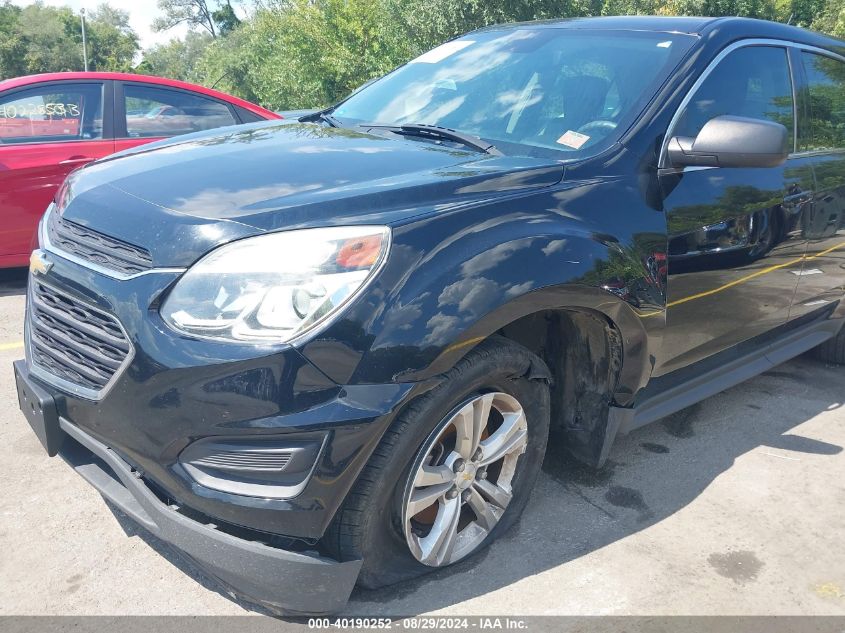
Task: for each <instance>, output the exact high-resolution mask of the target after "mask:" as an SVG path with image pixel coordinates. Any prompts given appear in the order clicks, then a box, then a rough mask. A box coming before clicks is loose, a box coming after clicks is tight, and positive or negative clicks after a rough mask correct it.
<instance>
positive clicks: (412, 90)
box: [332, 28, 693, 158]
mask: <svg viewBox="0 0 845 633" xmlns="http://www.w3.org/2000/svg"><path fill="white" fill-rule="evenodd" d="M692 42H693V37H692V36H689V35H679V34H676V33H671V34H668V33H649V32H633V31H630V32H629V31H603V32H602V31H579V30H573V29H555V28H518V29H507V30H500V31H495V30H494V31H484V32H477V33H471V34H469V35H467V36H465V37H462V38H459V39H456V40H452V41H450V42H446V43H445V44H443V45H441V46H439V47H437V48H435V49H433V50H431V51H429V52H428V53H425V54H424V55H422V56H420V57H418V58H417V59H415V60H413V61H411V62H409V63H408V64H406V65H404V66H402V67H400V68H398V69H397V70H395V71H393V72H392V73H390V74H389V75H387V76H385V77H384V78H382V79H380V80H378V81H377V82H375V83H374V84H372V85H370V86H367V87H366V88H364V89H363V90H361V91H360V92H358V93H356V94H354V95H353V96H352V97H350V98H349V99H348V100H347V101H345V102H344V103H342V104H341V105H340V106H338V107H337V108H336V109H335V110H334V112H332V115H333V116H334V117H335V118H336V119H337V120H339V121H340V122H342V123H344V124H346V125H356V124H379V125H402V124H409V123H415V124H426V125H438V126H441V127H447V128H451V129H454V130H458V131H461V132H465V133H469V134H474V135H476V136H480V137H482V138H484V139H485V140H488V141H490V142H492V143H494V144H495V145H496V146H497V147H498V148H499V149H501V150H503V151H505V152H506V153H511V154H523V155H526V154H527V155H548V154H549V152H550V150H551V151H552V152H553V153H554V154H555V155H556V156H558V157H562V158H570V157H575V156H577V155H579V154H580V153H582V152H585V151H596V150H597V149H599V148H600V146H601V147H604V146H607V145H609V144H610V143H612V142H613V141H615V140H616V138H618V135H619V134H621V133H622V132H623V131H624V130H625V129H626V128H627V127H628V126H629V125H630V124H631V122H632V121H633V119H634V117H636V116H637V115H638V114H639V113H640V112H641V110H642V109H643V107H645V104H646V103H647V102H648V100H649V98H650V97H651V96H652V95H653V94H654V92H655V91H656V90H657V88H658V87H659V85H660V84H661V83H662V82H663V81H664V80H665V78H666V76H667V75H668V74H669V72H671V70H672V69H673V68H674V67H675V66H676V65H677V63H678V61H680V59H681V57H682V56H683V54H684V53H685V52H686V51H687V50H688V49H689V47H690V46H691V44H692ZM560 152H565V154H564V155H563V156H560V155H559V153H560Z"/></svg>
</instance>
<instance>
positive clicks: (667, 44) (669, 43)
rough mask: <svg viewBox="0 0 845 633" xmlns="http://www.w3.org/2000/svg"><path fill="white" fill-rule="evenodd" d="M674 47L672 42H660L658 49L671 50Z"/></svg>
mask: <svg viewBox="0 0 845 633" xmlns="http://www.w3.org/2000/svg"><path fill="white" fill-rule="evenodd" d="M670 46H672V40H666V41H665V42H660V43H658V45H657V48H669V47H670Z"/></svg>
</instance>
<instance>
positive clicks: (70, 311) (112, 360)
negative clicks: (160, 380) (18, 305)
mask: <svg viewBox="0 0 845 633" xmlns="http://www.w3.org/2000/svg"><path fill="white" fill-rule="evenodd" d="M29 351H30V356H31V360H32V363H33V365H34V366H36V367H39V368H41V369H43V370H44V371H46V372H47V373H49V374H52V375H53V376H56V377H57V378H60V379H61V380H64V381H67V382H70V383H72V384H74V385H77V386H79V387H82V388H83V389H87V390H90V391H94V392H99V391H100V390H102V389H103V388H104V387H105V386H106V385H107V384H108V382H109V381H110V380H111V378H112V376H114V375H115V373H116V372H117V370H118V369H120V367H121V365H122V364H123V363H124V362H125V361H126V359H127V358H128V357H129V354H130V352H131V351H132V346H131V344H130V343H129V340H128V339H127V338H126V334H124V332H123V329H122V328H121V327H120V324H119V323H118V322H117V321H116V320H115V319H114V318H113V317H111V316H109V315H108V314H106V313H105V312H102V311H100V310H97V309H95V308H92V307H91V306H89V305H87V304H85V303H82V302H80V301H78V300H77V299H75V298H73V297H71V296H69V295H67V294H65V293H63V292H60V291H58V290H56V289H55V288H53V287H51V286H48V285H46V284H44V283H42V282H40V281H39V280H38V279H35V278H32V279H30V303H29Z"/></svg>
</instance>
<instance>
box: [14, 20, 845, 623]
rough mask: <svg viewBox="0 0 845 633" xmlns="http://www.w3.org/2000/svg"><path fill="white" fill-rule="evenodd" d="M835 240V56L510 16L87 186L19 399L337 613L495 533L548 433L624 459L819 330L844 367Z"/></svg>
mask: <svg viewBox="0 0 845 633" xmlns="http://www.w3.org/2000/svg"><path fill="white" fill-rule="evenodd" d="M843 253H845V44H843V43H842V42H839V41H837V40H834V39H830V38H827V37H824V36H822V35H818V34H815V33H812V32H809V31H805V30H802V29H799V28H795V27H790V26H786V25H782V24H774V23H769V22H762V21H754V20H747V19H737V18H725V19H704V18H648V17H637V18H634V17H618V18H600V19H578V20H572V21H556V22H544V23H528V24H518V25H507V26H494V27H489V28H485V29H481V30H479V31H475V32H473V33H470V34H468V35H466V36H463V37H460V38H457V39H454V40H452V41H449V42H447V43H445V44H443V45H441V46H439V47H438V48H435V49H434V50H432V51H430V52H427V53H425V54H424V55H422V56H421V57H418V58H416V59H414V60H413V61H411V62H409V63H407V64H405V65H404V66H402V67H400V68H398V69H396V70H394V71H393V72H391V73H389V74H387V75H386V76H384V77H382V78H381V79H378V80H377V81H375V82H372V83H370V84H369V85H367V86H365V87H364V88H363V89H361V90H359V91H357V92H355V93H353V94H352V95H351V96H350V97H348V98H347V99H345V100H344V101H342V102H341V103H339V104H337V105H335V106H333V107H331V108H327V109H324V110H321V111H317V112H314V113H309V114H306V115H305V116H304V117H301V118H299V119H294V120H284V121H274V122H261V123H255V124H248V125H243V126H235V127H229V128H222V129H218V130H212V131H208V132H200V133H196V134H192V135H189V136H184V137H180V138H176V139H172V140H169V141H161V142H158V143H154V144H152V145H149V146H144V147H140V148H137V149H133V150H128V151H126V152H123V153H120V154H117V155H115V156H113V157H110V158H106V159H104V160H100V161H98V162H96V163H93V164H91V165H89V166H86V167H84V168H83V169H80V170H78V171H76V172H75V173H73V174H72V175H71V176H70V177H69V178H68V180H67V181H66V182H65V184H64V185H63V186H62V188H61V189H60V190H59V192H58V193H57V195H56V197H55V200H54V202H53V203H52V204H51V205H50V207H49V208H48V209H47V211H46V214H45V215H44V217H43V219H42V221H41V225H40V229H39V248H38V250H36V251H35V252H34V253H33V255H32V259H31V262H30V271H31V272H30V279H29V288H28V302H27V320H26V359H25V360H24V361H18V362H16V363H15V376H16V383H17V390H18V397H19V400H20V406H21V409H22V410H23V412H24V414H25V416H26V418H27V419H28V421H29V423H30V425H31V426H32V428H33V430H34V431H35V433H36V434H37V435H38V437H39V438H40V440H41V441H42V443H43V444H44V446H45V448H46V451H47V453H48V454H49V455H56V454H61V455H62V457H63V458H64V459H65V460H66V461H67V462H68V463H69V464H70V465H71V466H72V467H73V468H74V469H76V470H77V471H78V472H79V474H80V475H82V476H83V477H84V478H85V479H86V480H88V481H89V482H90V483H91V484H92V485H93V486H94V487H95V488H97V489H98V490H99V491H100V492H101V493H102V495H103V496H104V497H106V498H107V499H108V500H110V502H111V503H112V504H113V505H114V506H116V507H117V508H119V509H120V510H122V511H123V512H124V513H126V514H127V515H129V516H130V517H132V518H133V519H134V520H136V521H137V522H138V523H140V524H141V525H142V526H144V527H145V528H146V529H147V530H149V531H150V532H152V533H153V534H155V535H156V536H158V537H159V538H161V539H162V540H164V541H166V542H168V543H171V544H172V545H173V546H175V547H176V548H178V549H179V550H181V551H182V552H184V553H185V554H186V555H187V556H189V557H190V558H191V559H193V560H194V561H196V562H197V563H198V564H199V565H200V566H201V567H203V568H204V569H205V570H206V571H208V572H209V573H210V574H212V575H213V576H214V577H216V578H217V579H218V580H220V581H221V582H222V583H224V585H226V586H228V587H229V588H230V589H231V591H233V592H235V593H237V594H239V595H241V596H244V597H245V598H247V599H248V600H251V601H252V602H255V603H259V604H262V605H264V606H266V607H268V608H270V609H272V610H275V611H277V612H282V613H312V614H314V613H328V612H332V611H337V610H339V609H342V608H343V606H344V604H345V602H346V600H347V598H348V596H349V594H350V592H351V590H352V588H353V586H354V585H355V584H356V583H359V584H361V585H363V586H365V587H379V586H384V585H387V584H390V583H395V582H398V581H401V580H404V579H408V578H412V577H415V576H418V575H420V574H423V573H425V572H427V571H430V570H432V569H436V568H442V567H445V566H447V565H451V564H453V563H455V562H456V561H459V560H462V559H465V558H467V557H470V556H472V555H473V554H476V553H477V552H479V551H480V550H481V549H482V548H484V547H486V546H488V545H489V544H490V543H492V542H493V541H495V540H496V538H497V537H498V536H500V535H502V534H503V533H504V532H505V531H506V530H507V529H508V528H509V527H510V526H512V525H513V524H514V522H515V521H516V519H517V518H518V517H519V515H520V513H521V512H522V510H523V508H524V507H525V504H526V501H527V500H528V497H529V494H530V492H531V489H532V487H533V485H534V482H535V480H536V478H537V475H538V471H539V469H540V465H541V463H542V461H543V456H544V454H545V453H546V451H547V439H548V436H549V431H550V428H551V429H553V430H555V437H558V436H560V437H561V438H562V439H561V441H560V442H558V441H555V442H554V443H553V444H552V445H550V446H549V448H548V450H550V451H567V453H568V454H569V455H571V456H572V458H573V459H578V460H581V461H583V462H585V463H587V464H589V465H592V466H595V467H600V466H601V465H602V464H603V463H604V462H605V460H606V459H607V456H608V452H609V451H610V450H611V446H612V444H613V441H614V438H615V437H616V436H617V435H619V434H623V433H628V432H630V431H632V430H633V429H636V428H638V427H640V426H642V425H644V424H647V423H649V422H652V421H654V420H657V419H660V418H662V417H664V416H666V415H669V414H671V413H673V412H675V411H678V410H680V409H682V408H684V407H687V406H689V405H691V404H693V403H695V402H697V401H699V400H701V399H703V398H706V397H708V396H711V395H713V394H715V393H717V392H719V391H721V390H723V389H725V388H727V387H729V386H731V385H734V384H736V383H738V382H740V381H742V380H745V379H747V378H749V377H751V376H754V375H755V374H758V373H760V372H763V371H765V370H767V369H769V368H771V367H772V366H774V365H776V364H778V363H781V362H783V361H784V360H787V359H789V358H791V357H794V356H796V355H798V354H800V353H802V352H804V351H807V350H810V349H813V348H818V352H817V354H818V355H819V356H820V357H821V358H822V359H824V360H827V361H828V362H835V363H843V362H845V334H843V332H842V325H843V319H845V306H843V297H845V269H843V265H844V263H845V260H843ZM69 503H70V501H69Z"/></svg>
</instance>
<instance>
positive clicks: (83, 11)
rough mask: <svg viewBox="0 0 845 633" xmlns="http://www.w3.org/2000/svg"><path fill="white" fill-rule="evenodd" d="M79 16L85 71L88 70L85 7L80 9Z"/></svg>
mask: <svg viewBox="0 0 845 633" xmlns="http://www.w3.org/2000/svg"><path fill="white" fill-rule="evenodd" d="M79 17H80V20H81V21H82V61H83V63H84V64H85V72H88V45H87V42H86V41H85V9H80V10H79Z"/></svg>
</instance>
